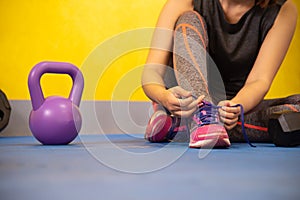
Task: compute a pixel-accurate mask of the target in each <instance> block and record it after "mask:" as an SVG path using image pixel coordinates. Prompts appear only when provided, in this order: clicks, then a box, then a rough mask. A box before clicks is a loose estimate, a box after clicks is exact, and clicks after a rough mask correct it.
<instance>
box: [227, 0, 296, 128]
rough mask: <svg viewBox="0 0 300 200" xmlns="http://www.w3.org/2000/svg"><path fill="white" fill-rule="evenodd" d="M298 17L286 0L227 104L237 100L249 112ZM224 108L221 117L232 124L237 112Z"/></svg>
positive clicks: (276, 66) (282, 53) (264, 91)
mask: <svg viewBox="0 0 300 200" xmlns="http://www.w3.org/2000/svg"><path fill="white" fill-rule="evenodd" d="M297 17H298V14H297V9H296V6H295V5H294V4H293V3H292V1H291V0H288V1H287V2H286V3H285V4H284V5H283V6H282V8H281V9H280V11H279V14H278V16H277V18H276V20H275V22H274V25H273V27H272V28H271V29H270V30H269V32H268V34H267V36H266V38H265V40H264V42H263V44H262V46H261V49H260V51H259V54H258V56H257V59H256V61H255V63H254V66H253V68H252V70H251V72H250V74H249V76H248V78H247V80H246V83H245V85H244V87H243V88H242V89H241V90H240V91H239V92H238V94H237V95H236V96H235V97H234V98H233V99H232V100H231V101H230V102H227V105H229V104H237V103H240V104H242V105H243V107H244V110H245V112H249V111H250V110H252V109H253V108H254V107H255V106H257V105H258V104H259V103H260V102H261V101H262V100H263V99H264V97H265V95H266V94H267V92H268V91H269V89H270V86H271V84H272V81H273V79H274V77H275V75H276V73H277V71H278V69H279V67H280V65H281V64H282V61H283V59H284V57H285V55H286V53H287V50H288V48H289V46H290V43H291V40H292V38H293V35H294V32H295V28H296V24H297ZM223 105H224V102H223ZM224 109H225V110H223V113H222V114H221V115H222V117H223V121H224V123H225V124H227V125H228V127H231V128H232V126H233V125H235V124H236V121H237V117H236V114H234V113H230V108H227V110H226V108H224ZM232 110H234V109H232ZM221 112H222V111H221ZM235 112H236V110H235ZM225 116H226V117H225ZM230 125H231V126H230ZM233 127H234V126H233Z"/></svg>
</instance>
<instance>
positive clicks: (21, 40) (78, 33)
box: [0, 0, 300, 100]
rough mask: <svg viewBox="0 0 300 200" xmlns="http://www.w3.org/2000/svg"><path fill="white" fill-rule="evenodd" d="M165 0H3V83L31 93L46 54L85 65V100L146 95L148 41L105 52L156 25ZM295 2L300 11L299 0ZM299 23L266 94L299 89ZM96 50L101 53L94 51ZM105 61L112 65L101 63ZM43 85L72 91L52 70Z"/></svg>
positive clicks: (19, 93) (18, 95) (16, 93)
mask: <svg viewBox="0 0 300 200" xmlns="http://www.w3.org/2000/svg"><path fill="white" fill-rule="evenodd" d="M165 1H166V0H146V1H144V0H113V1H112V0H84V1H81V0H46V1H41V0H31V1H26V0H11V1H0V19H1V20H0V27H1V32H0V45H1V48H0V55H1V56H0V89H2V90H3V91H4V92H5V93H6V94H7V96H8V98H9V99H21V100H23V99H29V93H28V89H27V76H28V73H29V71H30V70H31V68H32V67H33V66H34V65H35V64H37V63H38V62H40V61H44V60H49V61H64V62H71V63H73V64H75V65H77V66H78V67H80V68H82V69H83V73H84V76H85V78H86V79H88V80H86V85H85V91H88V92H85V93H84V96H83V99H84V100H92V99H97V100H128V99H130V100H147V98H146V97H145V95H144V94H143V92H142V90H141V88H140V87H139V86H138V84H139V78H140V77H139V76H140V72H141V66H142V64H143V63H144V62H145V59H146V55H147V50H145V49H143V48H141V49H139V47H143V45H144V44H137V45H136V46H134V45H135V44H134V41H135V40H134V41H132V40H131V39H132V38H129V39H130V40H128V41H127V43H128V45H129V46H130V48H129V49H128V50H129V51H127V52H126V51H124V52H122V54H120V55H119V56H118V57H115V58H113V59H111V60H108V61H107V60H105V59H107V57H106V56H105V54H108V53H109V51H116V52H117V50H118V48H121V47H122V48H124V46H126V45H127V43H122V44H121V46H119V44H114V39H116V38H118V36H120V37H122V36H123V35H124V33H125V35H126V31H133V32H136V31H135V30H136V29H137V30H139V28H143V27H154V25H155V22H156V19H157V17H158V15H159V12H160V10H161V8H162V6H163V4H164V3H165ZM295 3H296V4H297V6H298V10H299V12H300V3H299V1H295ZM299 23H300V20H299V21H298V28H297V32H296V36H295V38H294V40H293V44H292V46H291V48H290V51H289V53H288V55H287V58H286V60H285V61H284V64H283V66H282V68H281V69H280V72H279V74H278V75H277V77H276V79H275V82H274V84H273V86H272V88H271V91H270V92H269V94H268V96H267V97H278V96H285V95H289V94H292V93H300V67H299V65H298V62H299V61H298V60H299V57H300V49H299V48H300V27H299V26H300V25H299ZM137 32H139V31H137ZM148 32H149V33H150V32H151V30H149V31H146V34H145V35H146V36H145V40H147V42H148V40H149V38H150V37H148ZM149 36H150V34H149ZM134 37H135V36H133V39H136V38H134ZM136 37H140V36H136ZM139 39H141V38H138V39H137V41H139ZM107 44H113V45H112V46H113V47H114V48H115V49H110V50H108V51H107V52H105V51H103V47H104V46H105V45H107ZM101 48H102V51H100V50H101ZM99 49H100V50H99ZM96 51H98V53H101V55H99V54H98V55H95V52H96ZM93 54H94V55H93ZM93 56H94V57H93ZM102 62H106V64H107V65H105V66H101V65H100V63H102ZM89 65H94V67H91V68H89ZM97 67H98V68H97ZM90 69H91V70H90ZM97 69H99V72H98V71H97ZM90 80H94V81H90ZM94 84H97V85H96V86H95V85H94ZM42 85H43V88H44V91H45V93H46V96H48V95H53V94H55V93H58V94H61V95H67V93H68V91H69V89H70V87H71V81H70V79H69V78H66V76H61V75H60V76H55V75H47V76H45V77H43V79H42ZM62 86H63V87H62Z"/></svg>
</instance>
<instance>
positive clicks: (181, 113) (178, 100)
mask: <svg viewBox="0 0 300 200" xmlns="http://www.w3.org/2000/svg"><path fill="white" fill-rule="evenodd" d="M203 98H204V96H203V95H202V96H200V97H199V98H197V99H195V98H194V97H193V96H192V93H191V92H189V91H186V90H184V89H183V88H181V87H179V86H176V87H173V88H170V89H168V90H166V91H165V94H164V98H163V100H162V102H161V103H162V104H163V106H164V107H165V108H167V109H168V110H169V111H170V112H171V114H173V115H174V116H178V117H189V116H191V115H192V114H193V113H194V112H195V111H196V109H197V108H198V104H200V102H201V101H202V100H203Z"/></svg>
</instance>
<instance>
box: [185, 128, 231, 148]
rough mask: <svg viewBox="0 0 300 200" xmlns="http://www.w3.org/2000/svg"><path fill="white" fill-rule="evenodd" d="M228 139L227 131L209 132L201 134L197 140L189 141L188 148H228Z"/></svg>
mask: <svg viewBox="0 0 300 200" xmlns="http://www.w3.org/2000/svg"><path fill="white" fill-rule="evenodd" d="M230 145H231V144H230V140H229V138H228V135H227V133H226V132H225V133H224V132H222V133H209V134H206V135H203V136H201V138H200V140H199V141H196V142H190V143H189V147H190V148H228V147H230Z"/></svg>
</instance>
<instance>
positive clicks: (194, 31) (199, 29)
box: [173, 11, 211, 102]
mask: <svg viewBox="0 0 300 200" xmlns="http://www.w3.org/2000/svg"><path fill="white" fill-rule="evenodd" d="M207 46H208V37H207V28H206V23H205V21H204V19H203V18H202V17H201V16H200V15H199V14H198V13H197V12H195V11H189V12H186V13H184V14H183V15H182V16H181V17H180V18H179V19H178V21H177V23H176V28H175V34H174V48H173V62H174V71H175V76H176V80H177V82H178V84H179V86H181V87H182V88H183V89H185V90H188V91H191V92H192V93H193V95H194V96H195V97H198V96H200V95H205V100H206V101H210V102H211V97H210V93H209V90H208V84H207V65H206V56H207Z"/></svg>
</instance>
